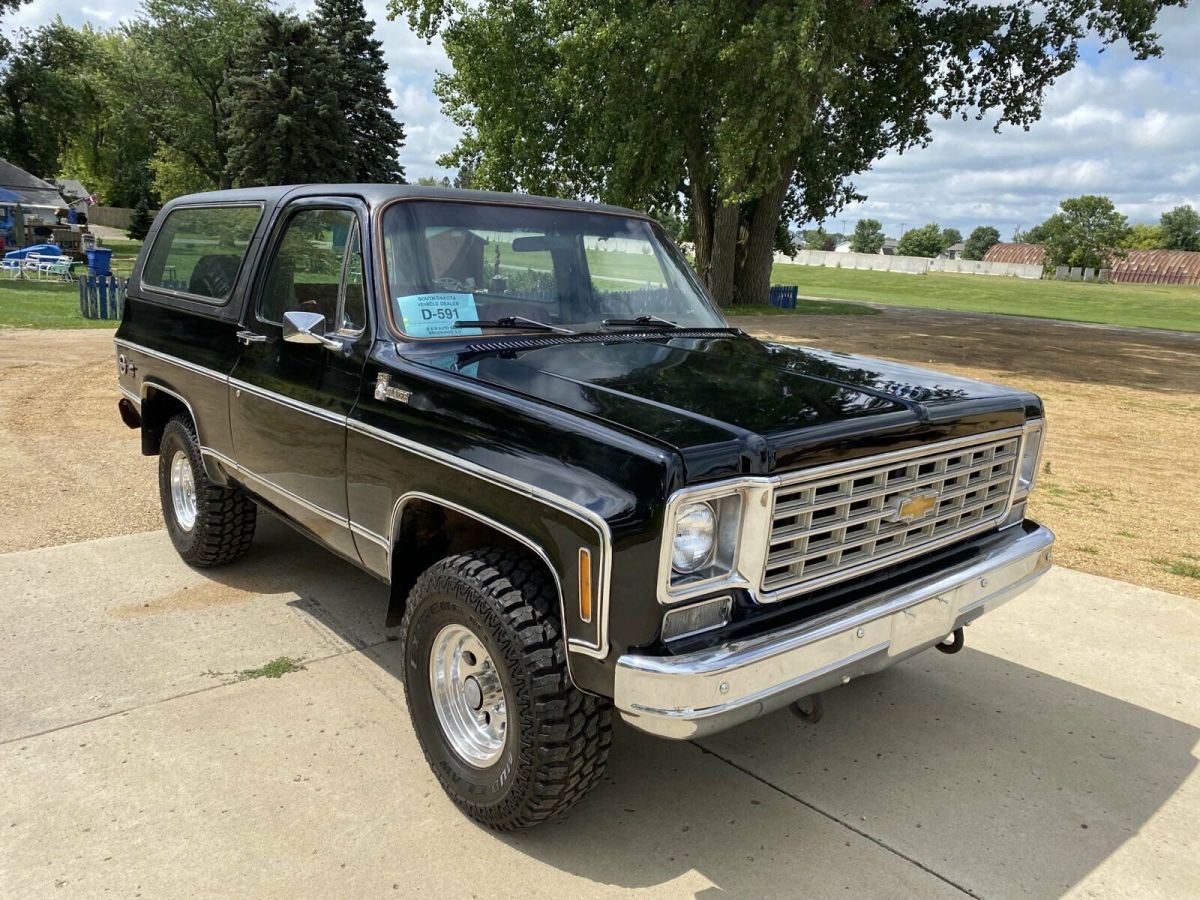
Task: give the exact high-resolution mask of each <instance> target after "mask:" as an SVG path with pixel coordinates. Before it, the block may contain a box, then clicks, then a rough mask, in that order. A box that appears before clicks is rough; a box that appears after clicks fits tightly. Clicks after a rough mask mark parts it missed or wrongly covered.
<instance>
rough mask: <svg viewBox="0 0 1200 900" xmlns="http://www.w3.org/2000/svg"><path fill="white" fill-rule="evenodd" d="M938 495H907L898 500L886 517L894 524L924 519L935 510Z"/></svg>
mask: <svg viewBox="0 0 1200 900" xmlns="http://www.w3.org/2000/svg"><path fill="white" fill-rule="evenodd" d="M937 505H938V495H937V492H936V491H923V492H921V493H920V494H907V495H905V496H902V497H900V498H898V499H897V500H896V502H895V505H894V506H893V507H892V514H891V515H890V516H888V518H890V519H891V520H892V521H894V522H916V521H917V520H918V519H924V518H926V517H927V516H929V515H930V514H931V513H932V512H933V511H934V510H936V509H937Z"/></svg>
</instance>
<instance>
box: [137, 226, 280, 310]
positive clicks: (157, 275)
mask: <svg viewBox="0 0 1200 900" xmlns="http://www.w3.org/2000/svg"><path fill="white" fill-rule="evenodd" d="M261 216H262V207H261V206H259V205H257V204H255V205H252V206H181V207H179V208H177V209H174V210H172V211H171V212H170V213H168V214H167V220H166V221H165V222H164V223H163V225H162V228H160V229H159V232H158V236H157V237H155V239H154V246H152V247H151V248H150V255H149V256H148V257H147V258H146V265H145V267H144V268H143V269H142V283H143V284H144V285H146V286H147V287H157V288H163V289H165V290H169V291H181V292H183V293H185V294H192V295H194V296H197V297H203V298H204V299H206V300H212V301H215V302H217V303H224V302H225V301H226V300H228V299H229V295H230V293H231V292H232V291H233V284H234V282H235V281H236V280H237V273H238V270H239V269H241V267H242V260H243V259H244V258H245V256H246V248H247V247H248V246H250V239H251V238H252V237H253V236H254V230H255V229H256V228H257V227H258V220H259V218H260V217H261Z"/></svg>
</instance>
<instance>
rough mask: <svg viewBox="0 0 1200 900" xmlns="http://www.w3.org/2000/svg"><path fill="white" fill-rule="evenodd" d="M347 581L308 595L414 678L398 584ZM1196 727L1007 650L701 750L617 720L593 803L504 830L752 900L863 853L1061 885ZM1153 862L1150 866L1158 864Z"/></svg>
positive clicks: (586, 859) (772, 722)
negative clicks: (1012, 656) (403, 641)
mask: <svg viewBox="0 0 1200 900" xmlns="http://www.w3.org/2000/svg"><path fill="white" fill-rule="evenodd" d="M330 561H331V563H333V558H332V557H330ZM337 565H339V566H340V565H342V564H341V563H337ZM350 571H351V570H350V569H349V567H347V573H349V572H350ZM335 584H336V581H326V582H325V585H324V586H323V589H322V590H321V591H319V592H317V593H315V594H314V593H313V592H311V591H303V592H302V596H303V597H304V599H302V600H298V601H293V605H294V606H295V608H297V609H298V610H299V611H302V612H304V613H305V614H307V615H310V616H314V617H316V618H318V619H319V620H320V621H321V623H322V624H323V625H324V626H325V627H327V628H330V629H332V630H333V631H335V632H337V633H338V634H340V635H341V637H343V638H344V639H345V640H346V641H347V642H348V643H349V644H350V645H352V646H355V647H358V648H361V651H360V652H362V654H363V655H364V656H365V657H366V658H367V659H370V660H371V661H373V662H374V663H375V664H376V665H377V666H379V667H380V668H381V669H383V670H384V671H385V672H387V673H389V674H390V675H392V676H393V677H395V678H396V679H400V678H401V677H402V672H403V669H402V666H401V662H400V659H399V645H398V644H397V643H396V642H394V641H383V642H381V638H382V637H383V636H384V634H385V632H384V631H383V629H382V626H381V623H382V618H383V614H384V612H385V608H386V591H385V590H380V591H379V592H378V593H376V592H375V591H369V592H368V591H363V590H361V585H358V584H357V579H351V584H354V585H355V588H354V589H349V588H348V589H346V590H340V589H338V588H336V587H334V586H333V585H335ZM297 590H298V592H300V591H301V590H302V589H301V586H300V585H297ZM981 627H982V626H981ZM393 634H394V632H393ZM1047 662H1048V664H1049V663H1050V661H1049V660H1048V661H1047ZM1130 677H1131V678H1134V677H1136V675H1135V674H1133V673H1131V674H1130ZM397 714H398V715H402V716H406V713H405V712H404V711H403V710H402V709H398V710H397ZM1198 738H1200V729H1197V728H1196V727H1195V726H1193V725H1190V724H1187V723H1185V722H1180V721H1177V720H1175V719H1172V718H1170V717H1168V716H1165V715H1161V714H1160V713H1157V712H1154V711H1151V710H1148V709H1145V708H1143V707H1140V706H1137V705H1135V704H1131V703H1128V702H1125V701H1123V700H1119V699H1117V698H1114V697H1111V696H1108V695H1106V694H1102V693H1099V692H1097V691H1093V690H1091V689H1089V688H1087V687H1084V686H1082V685H1078V684H1075V683H1072V682H1070V681H1067V680H1064V679H1061V678H1057V677H1054V676H1052V675H1047V674H1045V673H1043V672H1039V671H1036V670H1033V669H1030V668H1027V667H1025V666H1021V665H1017V664H1015V663H1012V662H1009V661H1008V660H1005V659H1003V658H1000V657H997V656H993V655H990V654H987V653H983V652H980V651H976V650H973V649H970V648H968V649H966V650H965V651H964V652H962V653H961V654H959V655H957V656H954V657H947V656H943V655H942V654H937V653H926V654H922V655H921V656H919V657H916V658H914V659H912V660H909V661H907V662H905V663H903V664H901V665H900V666H898V667H896V668H894V669H892V670H889V671H887V672H884V673H881V674H880V675H877V676H872V677H869V678H864V679H861V680H859V681H856V682H853V683H851V684H850V685H848V686H846V687H843V688H839V689H837V690H835V691H832V692H830V693H829V694H828V695H827V702H826V714H825V718H824V719H823V720H822V721H821V722H820V723H819V724H817V725H808V724H804V723H802V722H800V721H798V720H796V719H795V718H793V717H792V716H790V715H789V714H787V713H786V712H784V713H778V714H775V715H772V716H769V717H767V718H764V719H760V720H758V721H755V722H751V723H749V724H747V725H744V726H741V727H739V728H737V729H734V730H732V731H729V732H726V733H724V734H721V735H716V736H714V737H712V738H708V739H705V740H702V741H699V742H697V743H695V744H689V743H675V742H670V741H662V740H657V739H654V738H650V737H648V736H646V735H642V734H640V733H638V732H636V731H634V730H633V729H631V728H628V727H626V726H623V725H621V724H618V726H617V734H616V740H615V742H614V747H613V752H612V756H611V758H610V765H609V770H608V775H607V776H606V778H605V781H604V783H603V784H601V785H600V786H599V787H598V788H597V789H596V791H595V792H594V793H593V794H592V795H591V796H589V797H588V798H587V799H586V800H585V801H584V802H583V803H582V804H581V805H580V806H579V807H577V808H576V809H575V810H573V811H572V812H571V813H570V814H569V815H567V816H566V817H564V818H563V819H561V820H556V821H554V822H551V823H549V824H548V825H545V826H543V827H541V828H538V829H535V830H533V831H530V832H526V833H522V834H517V835H505V836H501V837H500V838H499V839H500V840H503V841H505V842H507V843H509V844H510V845H511V846H513V847H516V848H518V849H519V850H521V851H522V852H523V853H525V854H527V855H528V856H530V857H532V858H535V859H537V860H540V861H542V862H544V863H546V864H549V865H552V866H555V867H556V868H558V869H561V870H563V871H566V872H570V873H573V874H576V875H578V876H580V877H583V878H587V879H589V880H591V881H595V882H600V883H603V884H609V885H619V886H622V887H647V886H654V885H663V884H665V883H668V882H671V881H673V880H675V879H678V878H680V877H681V876H684V875H686V874H688V873H689V872H693V871H694V872H697V873H699V874H700V875H701V876H703V878H705V879H708V880H709V881H711V882H712V883H714V884H715V885H716V886H717V887H718V888H719V889H720V890H722V891H724V892H727V893H730V894H733V895H735V896H745V895H751V894H755V895H763V894H785V895H787V894H793V893H806V894H808V893H813V892H815V893H816V894H819V895H828V894H832V893H834V890H833V888H834V886H835V882H836V890H837V892H839V893H842V889H843V887H845V888H850V890H851V891H854V890H856V888H855V886H854V884H853V882H854V879H855V878H856V877H857V876H858V875H860V874H861V873H852V872H848V871H844V870H841V869H840V868H839V867H841V866H854V865H861V861H862V858H863V852H864V848H865V850H866V851H869V852H870V853H872V854H874V857H872V858H876V859H879V860H881V864H883V863H886V864H887V866H891V865H892V864H896V865H899V866H900V867H901V870H902V871H909V872H910V873H911V874H913V875H916V874H920V877H921V878H925V879H928V878H933V877H936V878H940V879H942V881H943V882H944V884H943V885H942V886H944V887H945V888H946V889H947V890H950V891H953V889H954V888H960V889H966V890H967V891H970V892H972V893H976V894H980V895H982V896H1014V895H1020V896H1027V897H1034V898H1052V897H1059V896H1062V895H1063V894H1064V893H1065V892H1066V891H1067V890H1068V889H1070V888H1071V887H1072V886H1073V885H1075V884H1077V883H1079V882H1080V881H1081V880H1082V879H1083V878H1084V877H1085V876H1087V875H1088V874H1089V873H1090V872H1092V871H1093V870H1095V869H1096V868H1097V867H1098V866H1100V865H1101V864H1102V863H1104V862H1105V861H1106V860H1108V859H1109V857H1111V856H1112V855H1113V854H1114V853H1116V852H1117V851H1118V850H1119V849H1120V848H1121V847H1122V845H1124V844H1125V843H1126V842H1127V841H1129V840H1130V839H1131V838H1133V837H1134V836H1135V835H1137V834H1138V832H1139V831H1141V830H1143V829H1145V827H1146V825H1147V823H1149V822H1150V821H1151V820H1152V819H1153V818H1154V817H1155V815H1156V813H1158V811H1159V810H1160V809H1161V808H1162V807H1163V805H1164V804H1165V803H1166V802H1167V801H1168V800H1169V799H1170V798H1171V797H1172V796H1173V795H1175V794H1176V792H1177V791H1178V790H1179V788H1180V786H1181V785H1182V784H1183V783H1184V781H1185V780H1187V778H1188V777H1189V776H1190V775H1191V774H1192V772H1193V770H1194V769H1195V767H1196V759H1195V757H1194V756H1193V748H1194V746H1195V744H1196V742H1197V739H1198ZM429 782H430V786H431V788H432V787H433V786H434V784H435V782H434V779H433V775H432V774H430V775H429ZM381 789H385V790H386V786H385V785H384V786H381ZM396 803H397V806H398V808H403V804H404V798H403V797H397V798H396ZM1185 817H1186V811H1185V815H1184V816H1183V817H1181V818H1185ZM1168 818H1170V817H1168ZM1156 827H1157V826H1156ZM1191 840H1192V837H1191V836H1190V835H1172V834H1169V833H1168V834H1167V836H1166V840H1165V841H1161V840H1160V841H1157V842H1154V843H1157V844H1158V845H1159V846H1158V848H1157V849H1156V851H1155V852H1156V853H1165V854H1167V856H1171V855H1172V854H1175V855H1176V856H1180V855H1181V856H1182V858H1177V859H1175V860H1174V861H1173V862H1171V860H1168V861H1167V862H1168V863H1169V865H1168V866H1167V869H1168V871H1169V872H1175V873H1178V872H1179V871H1186V869H1187V864H1186V853H1187V852H1188V850H1187V843H1188V842H1189V841H1191ZM1176 841H1177V843H1176ZM1172 844H1173V846H1172ZM852 846H853V847H854V848H855V852H854V853H852V852H851V850H849V849H847V848H851V847H852ZM1139 852H1140V851H1139ZM914 862H915V863H917V864H919V867H920V868H918V867H917V866H914V865H913V863H914ZM1155 866H1156V862H1155V861H1154V860H1153V859H1151V860H1147V861H1144V867H1145V872H1144V873H1143V874H1145V875H1146V877H1147V878H1149V877H1152V876H1151V875H1149V874H1148V873H1150V872H1153V871H1154V869H1155ZM921 869H924V870H926V871H925V872H924V873H921ZM876 876H878V878H880V879H883V880H882V881H880V882H879V883H878V885H877V887H878V893H879V894H880V895H885V896H886V895H889V894H890V893H892V892H891V891H890V890H889V886H888V883H887V882H886V879H887V878H888V877H889V876H888V875H887V872H886V871H885V870H884V869H881V870H880V871H879V872H878V873H876ZM873 877H874V876H873ZM815 878H822V879H825V880H824V881H819V882H818V881H814V880H813V879H815ZM831 879H832V880H831ZM840 879H844V883H842V881H840ZM871 883H872V884H873V885H875V884H876V882H871ZM925 883H926V885H927V886H928V885H929V882H928V881H926V882H925ZM1128 887H1129V886H1128V885H1126V888H1128ZM1157 887H1158V889H1160V890H1161V889H1163V885H1161V884H1160V885H1157ZM826 888H829V890H826ZM857 889H859V890H861V884H860V885H858V888H857ZM1133 890H1135V891H1136V888H1133ZM1166 892H1167V893H1168V894H1169V893H1171V891H1170V890H1167V891H1166ZM895 893H903V891H902V890H900V889H899V887H897V890H896V891H895Z"/></svg>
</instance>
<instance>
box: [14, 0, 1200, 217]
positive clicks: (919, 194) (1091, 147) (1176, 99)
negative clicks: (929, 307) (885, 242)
mask: <svg viewBox="0 0 1200 900" xmlns="http://www.w3.org/2000/svg"><path fill="white" fill-rule="evenodd" d="M310 5H311V4H309V3H304V2H300V3H297V4H296V6H297V8H298V10H299V11H301V12H304V11H306V9H307V7H309V6H310ZM366 6H367V12H368V15H370V16H371V18H373V19H374V20H375V22H376V29H377V31H376V33H377V35H378V36H379V38H380V40H382V41H383V46H384V53H385V55H386V57H387V61H388V66H389V70H388V86H389V88H390V90H391V93H392V99H393V100H394V101H395V103H396V106H397V114H398V115H399V117H400V118H401V120H402V121H403V122H404V123H405V128H406V130H407V132H408V142H407V145H406V146H405V148H404V150H403V151H402V154H401V161H402V162H403V164H404V166H405V168H406V171H407V175H408V177H409V179H410V180H414V181H415V180H416V179H417V178H418V177H420V176H423V175H433V176H437V177H440V176H442V175H453V173H452V172H448V171H446V170H444V169H442V168H440V167H439V166H438V165H437V158H438V157H439V156H440V155H441V154H443V153H445V152H446V151H448V150H450V149H451V148H452V147H453V146H454V144H455V143H456V141H457V138H458V134H459V132H458V129H457V127H456V126H455V125H454V124H452V123H451V122H450V121H449V120H448V119H447V118H446V117H445V116H443V115H442V113H441V107H440V104H439V102H438V100H437V98H435V97H434V96H433V92H432V87H433V79H434V76H435V73H436V72H437V71H439V70H441V71H449V70H450V68H451V66H450V61H449V60H448V59H447V58H446V55H445V53H444V52H443V50H442V47H441V45H440V44H439V43H438V42H436V41H435V42H434V43H433V44H432V45H428V44H426V43H425V41H424V40H422V39H420V38H418V37H417V36H416V35H414V34H413V33H412V32H411V31H410V30H409V28H408V25H407V23H406V22H404V21H403V20H398V21H395V22H389V21H388V20H387V16H386V13H385V10H384V3H383V0H367V3H366ZM135 11H136V4H135V3H132V2H129V0H124V2H119V3H114V2H113V0H108V2H104V0H83V2H82V4H81V3H79V2H78V0H33V2H32V3H30V4H28V5H27V6H25V7H23V8H21V9H20V10H19V11H17V12H16V13H12V14H10V15H9V16H8V17H7V18H6V20H5V26H6V27H7V29H9V30H11V29H12V28H13V27H18V26H25V27H36V26H38V25H41V24H44V23H46V22H49V21H51V20H52V19H53V18H54V17H55V16H57V15H61V16H62V17H63V19H64V21H66V22H68V23H70V24H73V25H79V24H82V23H83V22H85V21H90V22H91V23H92V24H93V25H96V26H98V27H104V26H110V25H115V24H117V22H119V21H120V19H121V18H122V17H127V16H131V15H133V14H134V13H135ZM1158 31H1159V32H1160V34H1161V35H1162V44H1163V48H1164V55H1163V57H1162V58H1159V59H1151V60H1147V61H1144V62H1138V61H1136V60H1134V59H1133V56H1132V54H1130V53H1129V52H1128V50H1127V49H1124V48H1122V47H1114V48H1109V49H1107V50H1106V51H1105V52H1103V53H1099V52H1098V49H1099V48H1098V47H1097V46H1095V45H1091V46H1088V47H1086V48H1085V52H1084V53H1083V55H1082V58H1083V61H1082V63H1081V64H1080V65H1079V66H1078V67H1077V68H1076V69H1075V70H1074V71H1073V72H1071V74H1069V75H1068V76H1067V77H1065V78H1063V79H1061V80H1060V81H1059V82H1058V83H1057V84H1056V85H1055V86H1054V87H1053V88H1052V89H1051V91H1050V92H1049V93H1048V95H1047V97H1046V103H1045V106H1044V109H1043V115H1042V119H1041V121H1039V122H1037V123H1035V124H1034V125H1033V126H1032V128H1031V129H1030V130H1029V131H1022V130H1021V129H1019V128H1008V129H1005V130H1004V131H1003V132H1002V133H1001V134H999V135H997V134H995V133H993V131H992V123H991V122H988V121H983V122H976V121H970V122H961V121H958V120H952V121H942V120H940V119H939V120H937V121H935V123H934V125H933V141H932V143H931V144H930V145H929V146H928V147H924V148H920V149H914V150H911V151H909V152H908V153H905V154H903V155H899V154H893V155H890V156H887V157H885V158H884V159H882V160H880V161H879V162H878V163H876V165H875V166H874V168H873V169H872V170H871V171H869V172H866V173H864V174H862V175H859V176H858V177H856V178H855V179H854V183H855V184H856V185H857V187H858V189H859V191H860V192H861V193H863V194H865V195H867V200H866V201H865V202H863V203H860V204H855V205H854V206H851V207H848V208H847V209H846V210H845V211H844V212H842V213H839V214H838V215H837V216H836V217H833V218H831V219H830V220H829V221H827V222H826V223H825V226H826V228H827V230H829V231H842V230H843V227H844V228H845V230H846V231H850V230H853V228H854V223H855V222H856V221H857V220H858V219H859V218H864V217H870V218H874V219H878V220H879V221H881V222H882V223H883V225H884V230H885V231H886V232H887V233H888V234H889V235H891V236H894V237H898V236H899V234H900V231H901V228H902V227H903V226H907V227H909V228H911V227H914V226H916V225H921V224H924V223H927V222H937V223H939V224H940V225H942V226H943V227H954V228H957V229H959V230H960V231H962V232H963V233H964V234H966V233H968V232H969V231H970V230H971V229H972V228H974V227H975V226H977V225H982V224H988V225H994V226H995V227H997V228H998V229H999V230H1000V233H1001V236H1002V238H1003V239H1004V240H1008V239H1010V238H1011V235H1012V233H1013V231H1014V229H1016V228H1028V227H1030V226H1032V225H1035V224H1037V223H1038V222H1041V221H1043V220H1044V219H1045V218H1046V217H1047V216H1049V215H1050V214H1051V213H1053V212H1054V211H1055V208H1056V206H1057V204H1058V202H1059V201H1060V200H1062V199H1065V198H1067V197H1074V196H1078V195H1080V194H1105V195H1107V196H1109V197H1111V198H1112V200H1113V202H1114V203H1116V205H1117V207H1118V209H1120V210H1121V212H1123V213H1125V214H1126V215H1127V216H1128V217H1129V219H1130V221H1131V222H1155V221H1157V220H1158V217H1159V215H1160V214H1161V213H1162V212H1163V210H1165V209H1170V208H1172V207H1174V206H1178V205H1180V204H1185V203H1189V204H1191V205H1193V206H1195V207H1197V208H1200V5H1194V6H1193V7H1192V8H1191V9H1172V10H1169V11H1167V12H1166V13H1164V14H1163V16H1162V17H1161V18H1160V20H1159V25H1158Z"/></svg>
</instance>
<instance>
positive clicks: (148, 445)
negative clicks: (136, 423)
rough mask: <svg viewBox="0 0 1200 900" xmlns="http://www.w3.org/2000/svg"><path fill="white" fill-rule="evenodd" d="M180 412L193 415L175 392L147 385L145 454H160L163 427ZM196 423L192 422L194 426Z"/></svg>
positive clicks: (144, 434) (143, 436)
mask: <svg viewBox="0 0 1200 900" xmlns="http://www.w3.org/2000/svg"><path fill="white" fill-rule="evenodd" d="M180 413H183V414H184V415H185V416H187V417H188V418H189V419H190V418H191V417H192V412H191V410H190V409H188V407H187V404H186V403H184V402H183V401H182V400H180V399H179V398H178V397H176V396H175V395H174V394H168V393H167V392H166V391H165V390H161V391H160V390H158V389H157V388H155V387H154V385H147V386H146V396H144V397H143V398H142V455H143V456H158V445H159V444H160V443H161V442H162V433H163V429H164V428H166V427H167V423H168V422H170V421H171V420H172V419H173V418H175V417H176V416H177V415H179V414H180ZM195 424H196V423H195V422H192V426H193V427H195Z"/></svg>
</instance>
